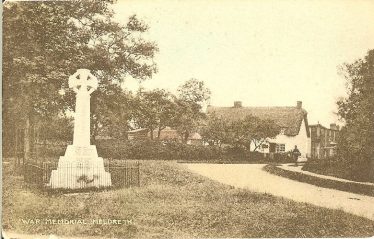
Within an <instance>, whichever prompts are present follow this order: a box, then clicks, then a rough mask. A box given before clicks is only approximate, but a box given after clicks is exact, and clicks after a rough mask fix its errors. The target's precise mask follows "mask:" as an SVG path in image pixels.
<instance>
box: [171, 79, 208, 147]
mask: <svg viewBox="0 0 374 239" xmlns="http://www.w3.org/2000/svg"><path fill="white" fill-rule="evenodd" d="M210 94H211V93H210V90H209V89H208V88H207V87H206V86H205V84H204V82H203V81H198V80H196V79H190V80H188V81H186V82H185V83H184V84H183V85H181V86H179V87H178V95H177V98H176V99H175V103H176V109H177V110H176V117H175V119H174V123H173V126H174V127H175V128H176V129H177V130H178V132H179V133H180V134H181V135H182V140H183V142H185V143H186V142H187V139H188V137H189V135H190V133H191V132H192V131H193V130H196V129H197V128H198V127H199V126H200V125H201V124H202V120H203V119H204V118H205V114H204V113H203V112H202V107H203V105H204V104H205V103H206V102H207V101H208V100H209V99H210Z"/></svg>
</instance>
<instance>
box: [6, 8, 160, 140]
mask: <svg viewBox="0 0 374 239" xmlns="http://www.w3.org/2000/svg"><path fill="white" fill-rule="evenodd" d="M110 2H111V1H69V2H66V1H41V2H6V3H5V4H4V15H3V31H4V39H3V44H4V45H3V49H4V51H3V92H4V94H3V105H4V108H3V116H4V120H3V126H5V127H3V129H5V132H4V136H5V137H12V132H14V131H15V130H14V129H15V128H16V127H21V128H26V129H27V130H26V134H25V142H26V143H27V144H29V143H30V140H31V137H29V136H30V133H31V131H30V130H29V129H30V128H31V127H32V126H33V125H34V124H35V121H36V118H37V117H47V116H56V115H58V113H60V112H64V111H65V110H67V109H68V110H72V109H73V108H74V102H75V101H74V97H75V96H74V94H73V92H72V91H71V90H70V89H68V85H67V78H68V76H69V75H71V74H73V73H74V72H75V71H76V70H77V69H79V68H86V69H90V70H91V71H92V72H93V74H94V75H95V76H97V77H98V79H99V81H100V82H99V85H100V87H99V89H98V90H97V92H95V93H94V94H93V95H92V97H93V98H96V97H101V96H103V95H105V94H106V93H103V92H101V91H105V90H106V89H107V88H108V87H111V85H112V84H119V83H120V82H122V81H123V79H124V77H126V76H131V77H132V78H135V79H140V80H144V79H147V78H151V77H152V75H153V73H155V72H156V65H155V63H154V62H153V57H154V54H155V53H156V52H157V50H158V49H157V46H156V44H155V43H153V42H150V41H146V40H144V39H143V38H142V33H144V32H146V31H147V30H148V26H147V25H146V24H145V23H144V22H142V21H140V20H139V19H138V18H137V17H136V16H131V17H130V18H129V21H128V23H127V24H125V25H121V24H119V23H117V22H115V21H114V20H113V11H112V10H111V9H110V6H109V4H110ZM61 89H62V91H61ZM59 92H65V94H61V93H60V94H59ZM113 100H114V102H113V101H111V102H110V103H113V104H118V103H119V102H120V101H115V99H113ZM110 103H109V102H106V104H110ZM105 107H106V106H102V105H100V106H98V107H97V109H96V110H97V112H98V111H102V110H103V109H105ZM102 113H103V114H105V113H106V112H105V111H103V112H102ZM95 119H96V120H101V118H98V117H97V118H94V120H95ZM103 120H104V121H105V120H106V119H105V117H104V119H103ZM95 124H96V125H99V124H105V122H94V124H93V125H95Z"/></svg>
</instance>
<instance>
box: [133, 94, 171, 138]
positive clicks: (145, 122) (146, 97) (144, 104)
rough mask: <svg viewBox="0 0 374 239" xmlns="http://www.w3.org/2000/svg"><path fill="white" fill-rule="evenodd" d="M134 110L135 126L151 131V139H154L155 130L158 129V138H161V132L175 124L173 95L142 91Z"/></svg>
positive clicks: (135, 101) (138, 95)
mask: <svg viewBox="0 0 374 239" xmlns="http://www.w3.org/2000/svg"><path fill="white" fill-rule="evenodd" d="M133 109H134V112H133V116H134V118H133V119H134V122H135V125H136V126H137V127H138V128H147V129H149V130H150V133H151V139H153V137H154V135H153V131H154V130H155V129H157V132H158V135H157V137H158V138H159V137H160V133H161V130H163V129H165V128H166V126H170V125H172V124H173V119H174V118H175V114H176V104H175V103H174V101H173V95H172V94H171V93H170V92H167V91H165V90H160V89H155V90H150V91H142V90H140V91H139V92H138V93H137V95H136V97H135V99H134V105H133Z"/></svg>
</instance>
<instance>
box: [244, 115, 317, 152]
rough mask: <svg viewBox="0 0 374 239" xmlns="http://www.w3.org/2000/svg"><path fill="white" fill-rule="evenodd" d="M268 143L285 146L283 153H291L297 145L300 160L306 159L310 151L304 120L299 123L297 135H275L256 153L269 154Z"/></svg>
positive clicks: (253, 146)
mask: <svg viewBox="0 0 374 239" xmlns="http://www.w3.org/2000/svg"><path fill="white" fill-rule="evenodd" d="M269 143H276V144H284V145H285V152H288V151H291V150H293V149H294V148H295V145H297V148H298V149H299V151H300V153H301V158H306V157H307V156H309V155H310V150H311V141H310V138H308V136H307V131H306V128H305V122H304V119H303V120H302V122H301V126H300V131H299V134H298V135H295V136H288V135H284V134H279V135H277V136H276V137H275V138H274V139H268V140H267V142H265V143H264V144H265V145H267V146H268V147H267V148H262V147H261V146H260V148H259V149H257V151H259V152H262V153H269ZM254 148H255V145H254V144H253V143H251V149H252V150H254Z"/></svg>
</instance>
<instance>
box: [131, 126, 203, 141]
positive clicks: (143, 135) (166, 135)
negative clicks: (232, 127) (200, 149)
mask: <svg viewBox="0 0 374 239" xmlns="http://www.w3.org/2000/svg"><path fill="white" fill-rule="evenodd" d="M127 133H128V139H129V140H143V139H150V138H151V132H150V130H148V129H136V130H131V131H128V132H127ZM153 139H154V140H160V141H176V142H182V137H181V135H180V134H179V133H178V131H177V130H175V129H172V128H170V127H166V128H165V129H163V130H161V133H160V138H158V129H155V130H153ZM187 144H193V145H203V140H202V137H201V135H200V134H199V133H197V132H193V133H191V134H190V136H189V137H188V139H187Z"/></svg>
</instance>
